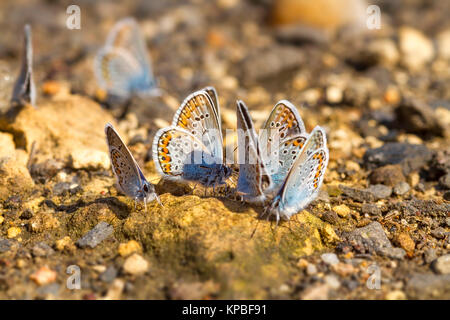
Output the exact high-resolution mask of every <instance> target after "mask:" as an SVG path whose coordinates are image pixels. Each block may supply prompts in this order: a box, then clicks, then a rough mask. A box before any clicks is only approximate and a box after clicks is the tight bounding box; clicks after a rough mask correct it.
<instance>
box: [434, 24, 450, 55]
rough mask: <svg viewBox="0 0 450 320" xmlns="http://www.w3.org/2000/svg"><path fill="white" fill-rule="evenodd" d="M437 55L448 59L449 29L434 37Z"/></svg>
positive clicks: (449, 50) (449, 53)
mask: <svg viewBox="0 0 450 320" xmlns="http://www.w3.org/2000/svg"><path fill="white" fill-rule="evenodd" d="M436 41H437V45H438V55H439V57H441V58H444V59H450V29H448V30H445V31H443V32H441V33H439V34H438V36H437V37H436Z"/></svg>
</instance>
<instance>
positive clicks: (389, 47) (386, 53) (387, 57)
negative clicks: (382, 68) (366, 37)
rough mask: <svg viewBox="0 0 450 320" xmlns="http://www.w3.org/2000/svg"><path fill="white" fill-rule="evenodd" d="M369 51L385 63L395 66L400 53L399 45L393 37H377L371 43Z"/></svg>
mask: <svg viewBox="0 0 450 320" xmlns="http://www.w3.org/2000/svg"><path fill="white" fill-rule="evenodd" d="M368 51H369V52H370V53H372V54H373V55H374V56H375V58H376V59H377V60H378V61H379V62H380V63H381V64H383V65H386V66H394V65H395V64H397V62H398V60H399V58H400V54H399V52H398V50H397V46H396V44H395V42H394V41H392V40H391V39H376V40H374V41H372V42H371V43H370V44H369V47H368Z"/></svg>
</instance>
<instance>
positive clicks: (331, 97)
mask: <svg viewBox="0 0 450 320" xmlns="http://www.w3.org/2000/svg"><path fill="white" fill-rule="evenodd" d="M325 96H326V99H327V102H328V103H330V104H338V103H341V102H342V98H343V96H344V94H343V92H342V90H341V89H340V88H339V87H336V86H330V87H328V88H327V89H326V92H325Z"/></svg>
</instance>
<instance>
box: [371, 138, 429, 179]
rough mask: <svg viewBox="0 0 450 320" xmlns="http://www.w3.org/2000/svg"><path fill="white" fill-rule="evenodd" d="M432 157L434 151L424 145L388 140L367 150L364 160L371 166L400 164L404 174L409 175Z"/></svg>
mask: <svg viewBox="0 0 450 320" xmlns="http://www.w3.org/2000/svg"><path fill="white" fill-rule="evenodd" d="M432 157H433V153H432V152H431V151H430V150H429V149H428V148H427V147H426V146H424V145H416V144H409V143H400V142H388V143H385V144H384V145H383V146H381V147H379V148H374V149H369V150H367V151H366V153H365V154H364V159H363V160H364V162H365V164H366V165H367V166H368V167H369V168H373V167H379V166H385V165H387V164H399V165H400V166H401V167H402V171H403V174H404V175H409V174H410V173H411V172H413V171H417V170H419V169H421V168H422V167H423V166H425V165H426V164H427V163H428V162H429V161H430V160H431V159H432Z"/></svg>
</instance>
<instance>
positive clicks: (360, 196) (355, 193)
mask: <svg viewBox="0 0 450 320" xmlns="http://www.w3.org/2000/svg"><path fill="white" fill-rule="evenodd" d="M339 189H340V190H341V191H342V193H343V194H344V195H346V196H348V197H350V198H352V199H353V200H355V201H359V202H373V201H375V197H374V196H373V194H372V193H370V192H368V191H366V190H361V189H356V188H352V187H347V186H344V185H339Z"/></svg>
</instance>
